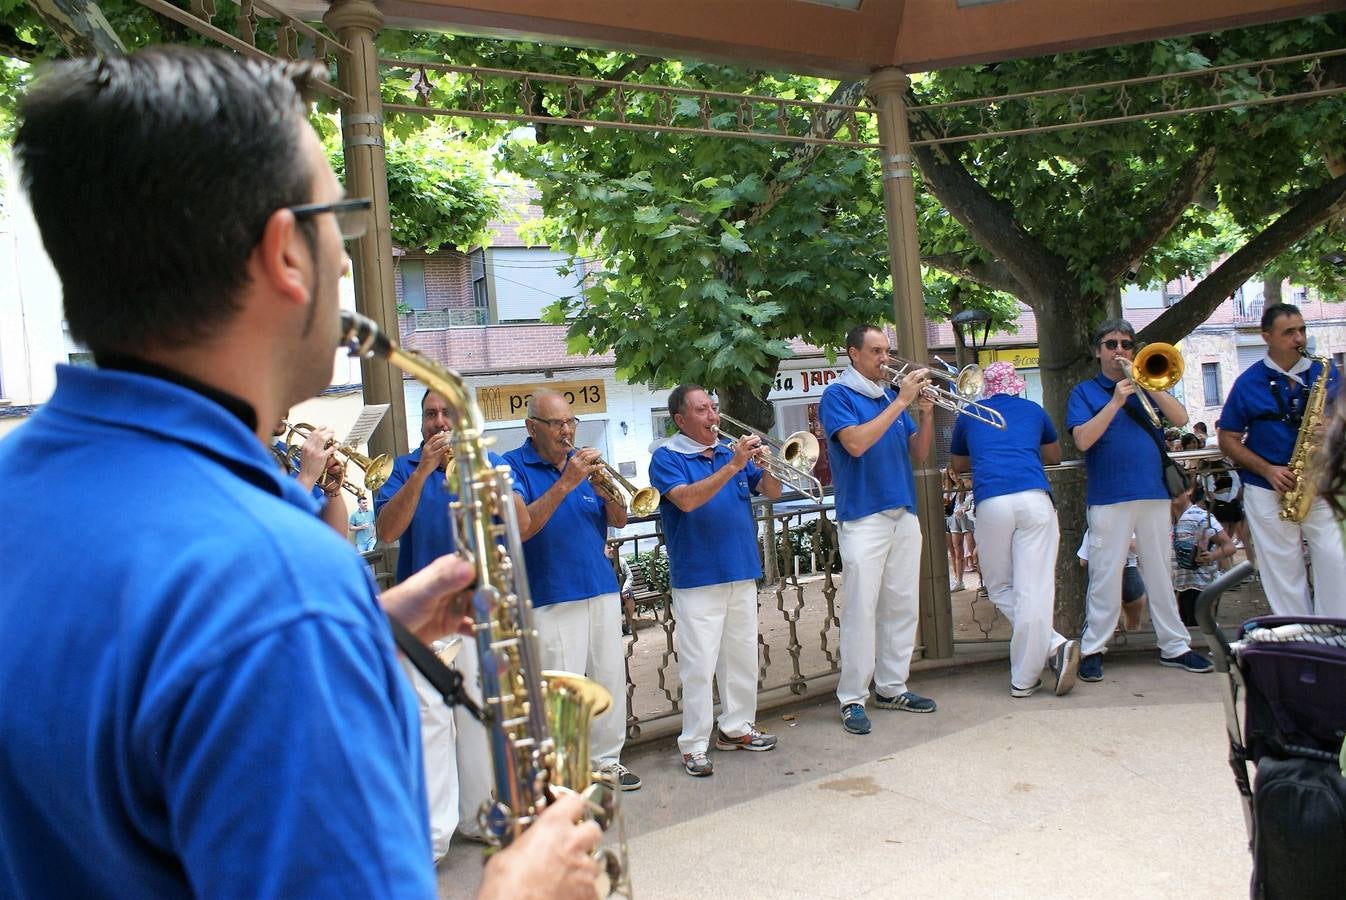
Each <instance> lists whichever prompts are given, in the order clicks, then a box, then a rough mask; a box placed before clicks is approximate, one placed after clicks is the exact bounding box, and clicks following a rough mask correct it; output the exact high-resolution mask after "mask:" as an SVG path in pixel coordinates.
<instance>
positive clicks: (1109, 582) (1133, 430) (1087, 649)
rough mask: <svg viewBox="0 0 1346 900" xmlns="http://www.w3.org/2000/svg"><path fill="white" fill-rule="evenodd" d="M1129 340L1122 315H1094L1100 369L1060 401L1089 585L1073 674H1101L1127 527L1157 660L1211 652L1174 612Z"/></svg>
mask: <svg viewBox="0 0 1346 900" xmlns="http://www.w3.org/2000/svg"><path fill="white" fill-rule="evenodd" d="M1135 341H1136V331H1135V329H1134V328H1132V327H1131V323H1129V322H1127V321H1125V320H1124V319H1111V320H1109V321H1106V322H1104V323H1102V324H1101V325H1099V326H1098V328H1097V329H1096V330H1095V331H1094V335H1093V340H1092V341H1091V346H1092V347H1093V350H1094V356H1095V357H1097V358H1098V368H1099V372H1098V375H1096V376H1095V377H1093V378H1091V379H1089V380H1088V381H1084V382H1081V383H1080V384H1077V385H1075V387H1074V389H1073V390H1071V392H1070V399H1069V401H1068V402H1067V405H1066V427H1067V428H1069V429H1070V433H1071V436H1072V437H1073V438H1074V440H1075V446H1076V447H1077V448H1079V450H1080V452H1082V453H1083V454H1084V468H1085V472H1086V475H1087V478H1088V485H1087V489H1086V490H1087V500H1086V502H1087V504H1088V516H1089V593H1088V596H1087V597H1086V599H1085V627H1084V636H1083V637H1082V638H1081V639H1080V652H1081V653H1082V654H1083V658H1082V659H1081V661H1080V671H1079V679H1080V680H1081V681H1102V680H1103V653H1104V651H1105V650H1106V649H1107V645H1108V641H1109V640H1111V639H1112V632H1113V630H1114V629H1115V628H1116V627H1117V617H1118V615H1120V614H1121V604H1122V569H1123V567H1124V566H1125V565H1126V557H1127V552H1128V549H1129V548H1130V545H1131V535H1132V534H1133V533H1134V534H1135V540H1136V555H1137V557H1139V559H1140V574H1141V577H1142V578H1143V579H1144V580H1145V587H1146V589H1147V592H1148V593H1149V597H1150V620H1151V621H1152V622H1153V623H1154V631H1155V636H1156V637H1157V638H1158V640H1159V661H1160V663H1162V664H1163V665H1166V666H1174V667H1176V668H1179V669H1185V670H1186V671H1188V672H1197V673H1201V672H1209V671H1211V668H1212V667H1211V663H1210V660H1208V659H1206V658H1205V657H1204V656H1202V655H1201V654H1199V653H1196V652H1194V651H1193V650H1192V648H1191V644H1190V643H1189V636H1188V634H1187V629H1186V628H1185V627H1184V626H1183V624H1182V619H1181V617H1180V616H1179V615H1178V600H1177V597H1176V596H1175V595H1174V593H1173V579H1172V576H1171V574H1170V563H1171V560H1172V556H1173V549H1172V542H1171V540H1170V535H1169V524H1170V523H1169V498H1168V490H1167V488H1165V486H1164V474H1163V457H1162V455H1161V453H1160V449H1159V448H1160V446H1161V445H1162V443H1163V431H1162V430H1161V429H1159V428H1156V427H1154V425H1152V424H1151V423H1150V421H1149V420H1148V419H1147V418H1146V416H1145V412H1144V409H1143V407H1142V406H1141V402H1140V397H1138V396H1136V391H1137V390H1138V388H1137V387H1136V385H1135V383H1134V382H1133V381H1132V380H1131V379H1130V378H1129V377H1126V375H1127V373H1128V372H1129V370H1130V365H1131V359H1132V356H1133V355H1134V354H1133V351H1134V349H1135ZM1148 396H1149V398H1150V400H1151V401H1152V402H1153V403H1154V405H1155V407H1156V408H1157V409H1158V411H1159V413H1160V414H1161V415H1162V416H1163V417H1164V418H1166V419H1168V421H1170V422H1171V423H1173V424H1174V425H1177V426H1179V427H1181V426H1182V425H1185V424H1186V423H1187V410H1185V409H1183V406H1182V404H1181V403H1179V402H1178V401H1177V399H1176V398H1174V396H1173V395H1172V394H1170V393H1168V392H1167V391H1161V392H1159V393H1148Z"/></svg>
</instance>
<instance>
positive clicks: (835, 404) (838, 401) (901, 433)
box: [818, 382, 916, 522]
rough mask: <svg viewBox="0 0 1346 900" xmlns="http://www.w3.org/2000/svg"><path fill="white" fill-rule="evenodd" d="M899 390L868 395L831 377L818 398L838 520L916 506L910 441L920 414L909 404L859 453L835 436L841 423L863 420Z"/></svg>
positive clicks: (892, 398) (866, 420) (871, 417)
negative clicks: (916, 415) (914, 413)
mask: <svg viewBox="0 0 1346 900" xmlns="http://www.w3.org/2000/svg"><path fill="white" fill-rule="evenodd" d="M896 399H897V394H896V393H895V392H894V391H893V390H891V389H889V388H885V389H884V391H883V396H882V397H876V398H870V397H866V396H865V395H864V394H861V393H859V392H857V391H853V390H851V389H850V388H848V387H846V386H845V385H841V384H837V383H836V382H832V383H831V384H829V385H828V386H827V389H826V390H825V391H823V398H822V400H821V401H820V402H819V403H818V421H820V422H822V425H823V429H824V430H825V431H826V432H827V451H828V452H827V458H828V460H829V461H830V462H831V464H832V486H833V487H834V488H835V489H836V504H837V521H838V522H849V521H852V520H853V519H863V518H864V517H865V516H871V515H873V514H874V513H876V512H883V511H884V510H887V509H905V510H908V511H910V512H912V513H915V512H916V480H915V478H914V477H912V474H911V457H910V456H909V455H908V447H909V444H910V441H911V436H912V435H914V434H915V433H916V420H915V419H913V418H912V417H911V413H909V412H907V411H906V410H903V411H902V414H901V415H900V416H898V417H897V418H896V419H895V420H894V421H893V424H892V426H890V427H889V429H888V430H887V431H885V432H884V433H883V437H881V438H879V439H878V441H876V442H875V443H874V445H873V446H872V447H870V448H869V449H868V450H866V451H865V452H864V454H863V455H861V456H858V457H857V456H851V454H850V451H848V450H847V449H846V448H845V447H844V446H843V445H842V443H841V441H840V440H839V439H838V438H837V434H838V433H840V431H841V430H842V429H843V428H849V427H850V426H852V425H863V424H864V423H866V422H868V421H869V420H871V419H873V418H874V417H875V416H877V415H878V414H879V413H881V412H883V411H884V410H885V409H886V408H887V407H888V404H890V403H892V402H893V401H894V400H896Z"/></svg>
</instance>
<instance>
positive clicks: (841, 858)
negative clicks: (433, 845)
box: [439, 651, 1250, 900]
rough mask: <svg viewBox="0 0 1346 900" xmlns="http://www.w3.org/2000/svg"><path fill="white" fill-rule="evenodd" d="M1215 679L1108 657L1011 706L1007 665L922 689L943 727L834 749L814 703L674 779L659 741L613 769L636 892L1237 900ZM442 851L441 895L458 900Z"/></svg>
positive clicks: (1239, 858) (463, 853)
mask: <svg viewBox="0 0 1346 900" xmlns="http://www.w3.org/2000/svg"><path fill="white" fill-rule="evenodd" d="M1220 677H1221V676H1219V675H1216V674H1212V675H1202V676H1196V675H1190V674H1187V673H1185V672H1182V671H1179V670H1175V669H1168V668H1164V667H1161V666H1159V665H1157V664H1156V663H1155V661H1154V652H1153V651H1148V652H1144V651H1142V652H1137V653H1132V654H1127V655H1120V656H1119V655H1118V654H1111V655H1110V656H1109V657H1108V659H1107V663H1106V666H1105V678H1104V681H1103V682H1101V683H1098V684H1080V685H1079V686H1077V688H1076V689H1075V691H1074V692H1073V693H1072V694H1070V695H1069V696H1066V697H1062V698H1057V697H1054V696H1052V695H1051V694H1050V693H1045V694H1044V693H1039V694H1038V695H1036V696H1034V697H1031V698H1028V699H1025V700H1012V699H1010V697H1009V696H1008V692H1007V681H1006V666H1005V663H1004V662H995V663H987V664H979V665H972V666H963V667H957V668H952V669H944V670H941V671H938V672H923V673H920V674H918V675H917V676H916V677H914V678H913V687H914V688H915V689H916V690H918V691H921V692H922V693H926V694H928V695H930V696H933V697H935V698H936V699H937V700H938V701H939V703H940V710H939V712H938V713H936V714H935V715H926V716H919V715H913V714H910V713H904V712H891V711H885V710H872V713H873V719H874V731H873V733H871V734H870V735H867V736H863V737H859V736H853V735H848V734H846V733H845V732H844V731H843V730H842V729H841V726H840V723H839V720H838V718H837V712H836V708H835V704H834V703H833V702H831V701H829V700H827V699H823V700H819V701H814V702H811V703H808V704H806V705H800V706H797V707H795V708H792V709H787V710H783V711H782V710H777V711H774V712H772V713H771V714H770V715H769V717H764V720H763V721H762V723H761V724H762V726H763V727H765V728H767V729H769V730H773V731H775V732H776V733H777V734H779V736H780V746H779V747H778V748H777V749H776V750H775V751H773V752H770V753H744V752H736V753H715V752H712V759H713V761H714V762H715V764H716V767H717V770H716V772H715V774H714V775H713V776H712V777H710V778H703V779H693V778H690V777H688V776H687V775H686V774H684V773H683V771H682V768H681V765H680V762H679V759H678V756H677V752H676V748H675V746H674V744H673V742H672V741H671V740H664V741H660V742H656V743H654V744H652V745H649V746H646V747H643V748H639V749H636V750H634V751H631V752H629V753H628V754H627V757H626V762H627V763H628V765H630V767H631V768H632V769H633V770H635V771H637V772H638V773H639V774H640V775H641V776H642V777H643V778H644V780H645V786H644V788H643V789H642V790H640V791H638V792H635V793H630V794H626V795H624V801H625V803H624V807H625V818H626V830H627V836H628V839H629V848H630V865H631V870H632V876H633V882H634V888H635V893H636V895H637V896H639V897H641V898H643V900H648V898H700V897H712V896H717V895H725V894H736V895H743V896H749V897H754V898H756V897H801V898H804V897H807V898H833V897H835V898H851V897H896V896H902V895H917V896H922V895H924V896H934V897H997V898H1002V897H1035V898H1036V897H1067V896H1071V895H1076V894H1082V893H1087V894H1089V895H1091V896H1094V897H1101V898H1108V897H1119V898H1121V897H1127V898H1133V897H1167V896H1173V895H1179V894H1181V895H1182V896H1183V897H1184V900H1201V898H1207V897H1209V898H1230V897H1238V896H1241V895H1245V894H1246V891H1247V882H1248V875H1249V871H1250V863H1249V858H1248V853H1247V850H1246V843H1245V839H1244V832H1243V820H1242V814H1241V812H1240V808H1239V803H1238V795H1237V792H1236V791H1235V788H1234V784H1233V780H1232V776H1231V775H1230V773H1229V769H1228V768H1227V766H1226V763H1225V752H1226V745H1225V741H1224V731H1223V712H1222V707H1221V700H1220V693H1219V691H1220V688H1221V686H1222V685H1221V682H1220V680H1219V679H1220ZM479 849H480V848H479V847H477V846H476V845H471V844H465V845H461V846H456V847H455V849H454V850H453V851H451V853H450V855H449V857H448V859H447V860H446V861H445V863H444V864H443V865H441V867H440V870H439V884H440V896H441V897H445V898H456V897H466V896H470V893H471V891H472V889H473V887H474V886H475V884H476V882H477V880H478V877H479V871H480V861H479Z"/></svg>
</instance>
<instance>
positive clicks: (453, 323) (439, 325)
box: [403, 306, 491, 331]
mask: <svg viewBox="0 0 1346 900" xmlns="http://www.w3.org/2000/svg"><path fill="white" fill-rule="evenodd" d="M403 316H404V319H403V325H405V326H408V328H407V330H408V331H445V330H447V329H449V328H480V327H482V326H484V325H489V324H491V323H490V318H491V313H490V310H488V309H486V308H485V307H476V306H472V307H467V308H464V309H413V310H412V311H411V312H409V313H404V314H403Z"/></svg>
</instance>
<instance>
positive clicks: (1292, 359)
mask: <svg viewBox="0 0 1346 900" xmlns="http://www.w3.org/2000/svg"><path fill="white" fill-rule="evenodd" d="M1262 340H1263V341H1265V342H1266V345H1267V355H1266V357H1265V358H1263V359H1262V360H1261V361H1259V362H1256V363H1254V364H1253V365H1251V366H1249V367H1248V369H1247V370H1246V371H1244V372H1243V374H1242V375H1240V376H1239V377H1238V380H1237V381H1235V382H1234V387H1233V389H1232V390H1231V391H1230V392H1229V396H1228V397H1227V398H1226V399H1225V404H1224V410H1223V412H1221V414H1220V420H1219V421H1218V422H1217V423H1216V427H1217V428H1218V429H1219V430H1218V432H1217V433H1218V435H1219V439H1220V450H1221V451H1222V452H1223V453H1224V455H1225V456H1227V457H1229V458H1230V459H1231V460H1233V462H1234V464H1235V465H1237V466H1238V467H1239V468H1240V469H1242V470H1243V483H1244V488H1243V507H1244V510H1245V512H1246V514H1247V517H1248V528H1249V531H1250V532H1251V534H1252V539H1253V544H1254V545H1255V546H1256V547H1257V562H1258V570H1259V571H1260V573H1261V575H1262V587H1263V588H1264V589H1265V590H1266V594H1267V602H1268V603H1270V604H1271V608H1272V610H1273V611H1274V612H1275V613H1276V614H1277V615H1282V616H1306V615H1319V616H1338V617H1340V616H1346V593H1343V591H1342V587H1341V586H1342V585H1343V584H1346V553H1343V551H1342V542H1341V532H1340V531H1339V530H1338V526H1337V522H1336V520H1335V519H1334V518H1333V517H1332V512H1331V510H1330V509H1329V507H1328V505H1327V503H1326V502H1325V501H1324V500H1323V498H1322V497H1317V496H1314V478H1315V473H1314V471H1313V457H1314V456H1315V451H1316V449H1317V448H1318V446H1319V444H1320V443H1321V438H1320V435H1321V429H1322V426H1323V424H1324V419H1325V416H1324V410H1325V409H1326V406H1327V404H1329V403H1331V402H1332V401H1333V400H1335V399H1336V394H1337V391H1338V389H1339V387H1340V384H1341V375H1340V374H1339V373H1338V372H1337V371H1336V369H1335V368H1334V367H1333V366H1332V362H1331V360H1328V359H1313V358H1311V357H1309V356H1308V355H1307V353H1306V347H1307V345H1308V337H1307V334H1306V330H1305V328H1304V317H1303V316H1301V315H1300V314H1299V309H1298V308H1297V307H1295V306H1292V305H1290V304H1289V303H1276V304H1273V305H1271V306H1268V307H1267V308H1266V310H1265V311H1263V313H1262ZM1305 541H1307V542H1308V545H1309V554H1310V555H1311V556H1312V558H1313V593H1312V595H1310V593H1309V580H1308V575H1307V572H1306V571H1305V565H1304V553H1303V549H1302V547H1303V542H1305Z"/></svg>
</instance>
